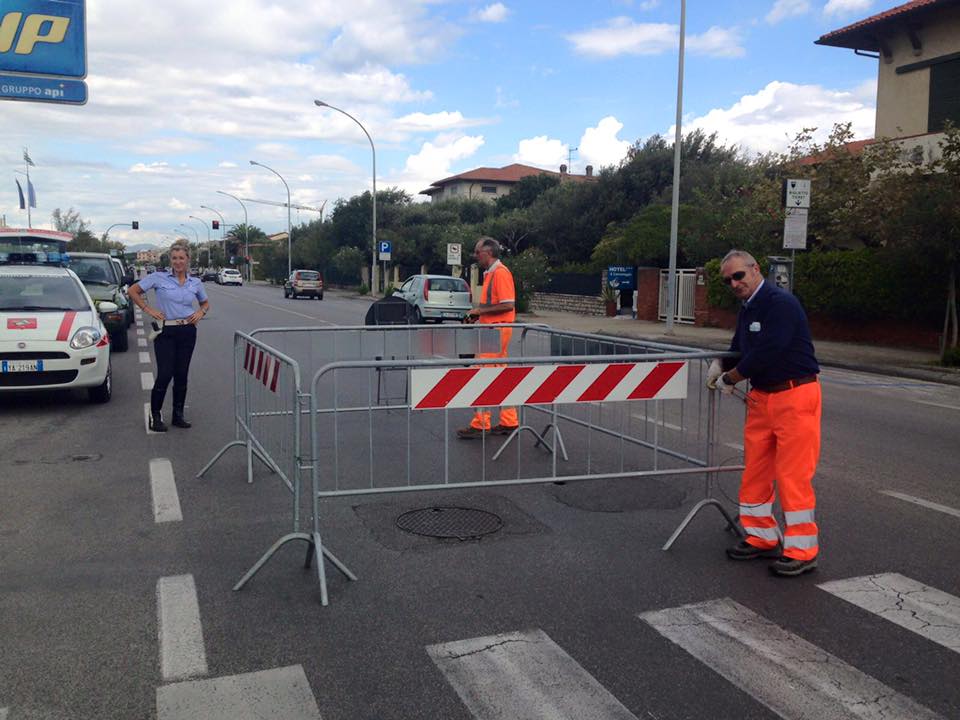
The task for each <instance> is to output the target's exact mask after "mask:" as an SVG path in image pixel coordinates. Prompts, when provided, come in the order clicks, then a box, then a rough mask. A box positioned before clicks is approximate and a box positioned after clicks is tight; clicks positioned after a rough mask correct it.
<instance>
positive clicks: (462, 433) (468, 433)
mask: <svg viewBox="0 0 960 720" xmlns="http://www.w3.org/2000/svg"><path fill="white" fill-rule="evenodd" d="M484 432H485V431H484V430H481V429H480V428H475V427H474V426H473V425H468V426H467V427H465V428H460V429H459V430H457V437H458V438H460V439H461V440H473V439H474V438H478V437H482V436H483V433H484Z"/></svg>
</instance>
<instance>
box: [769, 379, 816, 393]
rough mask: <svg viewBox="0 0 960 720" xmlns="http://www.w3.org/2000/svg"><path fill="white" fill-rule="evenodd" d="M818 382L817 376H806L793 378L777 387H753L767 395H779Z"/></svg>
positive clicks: (778, 384)
mask: <svg viewBox="0 0 960 720" xmlns="http://www.w3.org/2000/svg"><path fill="white" fill-rule="evenodd" d="M816 381H817V376H816V375H804V376H803V377H798V378H793V379H791V380H787V381H786V382H782V383H777V384H776V385H753V389H754V390H759V391H760V392H765V393H778V392H783V391H784V390H792V389H793V388H795V387H797V386H799V385H807V384H809V383H812V382H816Z"/></svg>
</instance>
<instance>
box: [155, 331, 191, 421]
mask: <svg viewBox="0 0 960 720" xmlns="http://www.w3.org/2000/svg"><path fill="white" fill-rule="evenodd" d="M196 344H197V326H196V325H168V326H166V327H164V328H163V332H162V333H160V334H159V335H157V339H156V340H154V341H153V352H154V354H155V355H156V356H157V379H156V381H155V382H154V383H153V392H151V393H150V410H151V412H155V413H157V412H160V410H161V409H162V408H163V400H164V398H165V397H166V395H167V387H168V386H169V385H170V381H171V380H173V409H174V411H175V412H179V413H182V412H183V406H184V403H185V402H186V399H187V374H188V373H189V372H190V358H191V357H192V356H193V348H194V346H195V345H196Z"/></svg>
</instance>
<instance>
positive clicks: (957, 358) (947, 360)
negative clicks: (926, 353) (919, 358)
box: [940, 347, 960, 367]
mask: <svg viewBox="0 0 960 720" xmlns="http://www.w3.org/2000/svg"><path fill="white" fill-rule="evenodd" d="M940 364H941V365H943V366H944V367H960V347H952V348H947V349H946V350H944V351H943V357H941V358H940Z"/></svg>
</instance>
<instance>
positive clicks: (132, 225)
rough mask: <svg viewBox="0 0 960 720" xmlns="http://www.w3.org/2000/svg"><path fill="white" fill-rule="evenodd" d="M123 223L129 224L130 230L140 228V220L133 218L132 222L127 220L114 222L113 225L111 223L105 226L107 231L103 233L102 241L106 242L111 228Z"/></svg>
mask: <svg viewBox="0 0 960 720" xmlns="http://www.w3.org/2000/svg"><path fill="white" fill-rule="evenodd" d="M123 225H129V226H130V228H131V229H132V230H139V229H140V221H139V220H134V221H133V222H129V223H114V224H113V225H111V226H110V227H108V228H107V231H106V232H105V233H104V234H103V241H104V242H106V241H107V239H108V238H109V237H110V231H111V230H113V229H114V228H115V227H121V226H123Z"/></svg>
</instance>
